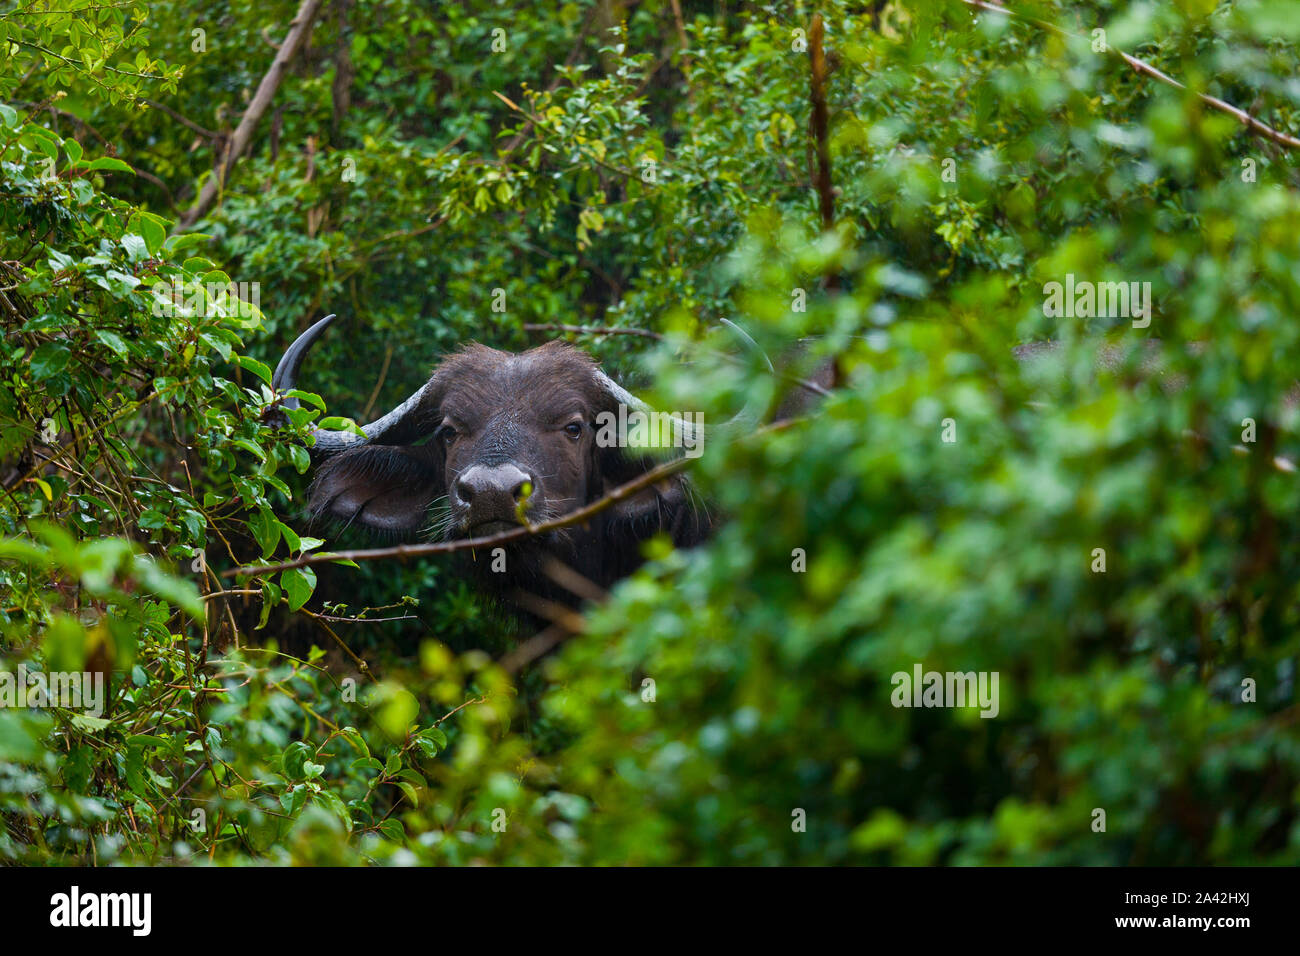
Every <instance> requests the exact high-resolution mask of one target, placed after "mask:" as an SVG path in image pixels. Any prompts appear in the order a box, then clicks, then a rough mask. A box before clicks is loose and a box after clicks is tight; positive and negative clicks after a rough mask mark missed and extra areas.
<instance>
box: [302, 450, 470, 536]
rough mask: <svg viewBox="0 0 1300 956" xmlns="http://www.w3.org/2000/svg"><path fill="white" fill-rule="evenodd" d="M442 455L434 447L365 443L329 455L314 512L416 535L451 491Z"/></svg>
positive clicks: (312, 497)
mask: <svg viewBox="0 0 1300 956" xmlns="http://www.w3.org/2000/svg"><path fill="white" fill-rule="evenodd" d="M444 486H445V482H444V481H443V467H442V456H441V455H440V454H439V453H438V451H437V450H436V449H435V448H433V447H429V446H419V447H412V446H401V447H399V446H389V445H365V446H362V447H360V448H352V449H348V450H347V451H344V452H340V453H339V454H337V455H334V456H333V457H331V458H329V459H327V460H326V461H325V462H324V463H323V464H322V465H321V466H320V469H319V470H318V471H317V473H316V480H315V481H313V482H312V485H311V490H310V492H309V501H310V505H311V510H312V513H313V514H315V515H317V516H318V517H327V518H333V519H335V520H337V521H342V522H344V523H346V524H348V525H352V524H358V525H362V526H363V527H366V528H372V529H374V530H376V531H386V532H390V533H396V534H412V533H415V532H417V531H419V530H420V529H422V528H424V527H426V526H427V525H428V523H429V506H430V505H431V504H433V502H434V501H435V500H436V499H437V498H440V497H442V495H443V494H445V487H444Z"/></svg>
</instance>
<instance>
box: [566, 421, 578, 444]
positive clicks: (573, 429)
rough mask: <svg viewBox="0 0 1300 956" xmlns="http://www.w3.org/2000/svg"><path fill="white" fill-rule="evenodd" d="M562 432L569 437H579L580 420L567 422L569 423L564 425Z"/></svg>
mask: <svg viewBox="0 0 1300 956" xmlns="http://www.w3.org/2000/svg"><path fill="white" fill-rule="evenodd" d="M564 434H566V435H568V436H569V437H570V438H572V439H575V440H576V439H579V438H581V437H582V423H581V422H569V424H567V425H565V426H564Z"/></svg>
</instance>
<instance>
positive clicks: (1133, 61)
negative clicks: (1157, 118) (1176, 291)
mask: <svg viewBox="0 0 1300 956" xmlns="http://www.w3.org/2000/svg"><path fill="white" fill-rule="evenodd" d="M961 2H962V3H964V4H966V6H968V7H974V8H975V9H976V10H985V11H988V12H989V13H1000V14H1002V15H1004V16H1008V17H1015V18H1016V19H1019V20H1025V21H1027V22H1029V23H1033V24H1036V25H1037V26H1039V27H1042V28H1043V29H1044V30H1050V31H1051V32H1053V33H1055V34H1057V35H1058V36H1063V37H1071V38H1073V39H1076V40H1078V39H1083V37H1080V36H1079V34H1077V33H1071V32H1070V31H1069V30H1065V29H1062V28H1061V27H1058V26H1057V25H1056V24H1055V23H1049V22H1047V21H1046V20H1040V19H1039V18H1037V17H1033V16H1029V15H1028V14H1025V13H1020V12H1018V11H1016V10H1009V9H1008V8H1006V7H1003V6H999V5H998V4H996V3H987V2H985V0H961ZM1106 51H1107V52H1108V53H1114V54H1115V55H1116V56H1118V57H1119V58H1120V59H1121V60H1123V61H1124V62H1125V63H1127V64H1128V65H1129V66H1130V67H1132V68H1133V69H1134V70H1136V71H1137V72H1138V73H1142V74H1144V75H1146V76H1149V77H1151V78H1152V79H1155V80H1159V81H1160V82H1161V83H1165V84H1167V85H1168V86H1172V87H1173V88H1174V89H1176V90H1185V89H1187V87H1186V86H1184V85H1183V84H1182V83H1180V82H1178V81H1177V80H1175V79H1174V78H1173V77H1172V76H1170V75H1169V74H1167V73H1163V72H1161V71H1160V70H1158V69H1156V68H1155V67H1154V66H1152V65H1151V64H1150V63H1147V62H1145V61H1143V60H1139V59H1138V58H1137V57H1135V56H1130V55H1129V54H1127V53H1125V52H1124V51H1123V50H1118V49H1116V48H1115V47H1112V46H1109V45H1107V47H1106ZM1196 97H1197V98H1198V99H1199V100H1200V101H1201V102H1202V103H1204V104H1206V105H1207V106H1210V107H1213V108H1214V109H1216V110H1219V111H1220V112H1223V113H1227V114H1228V115H1229V116H1232V117H1234V118H1235V119H1236V120H1237V121H1238V122H1240V123H1241V124H1242V125H1243V126H1245V127H1246V128H1247V129H1249V130H1250V131H1251V132H1252V133H1255V134H1257V135H1259V136H1263V137H1264V138H1265V139H1269V140H1272V141H1273V142H1274V143H1277V144H1278V145H1279V146H1285V147H1287V148H1288V149H1296V148H1297V147H1300V139H1296V137H1294V136H1290V135H1288V134H1286V133H1282V132H1279V131H1278V130H1275V129H1274V128H1273V127H1271V126H1269V125H1267V124H1265V123H1262V122H1260V121H1259V120H1257V119H1255V117H1253V116H1251V115H1250V114H1249V113H1247V112H1246V111H1245V110H1243V109H1238V108H1237V107H1235V106H1233V105H1232V104H1231V103H1227V102H1225V101H1223V100H1221V99H1219V98H1218V97H1217V96H1207V95H1206V94H1204V93H1197V94H1196Z"/></svg>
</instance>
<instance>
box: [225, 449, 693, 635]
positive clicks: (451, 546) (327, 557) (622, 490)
mask: <svg viewBox="0 0 1300 956" xmlns="http://www.w3.org/2000/svg"><path fill="white" fill-rule="evenodd" d="M692 461H694V459H692V458H674V459H673V460H672V461H666V462H664V463H663V464H661V465H656V466H655V467H654V468H651V469H650V470H649V471H647V472H646V473H645V474H643V475H641V476H639V477H637V478H634V479H633V480H632V481H629V482H626V483H625V484H622V485H619V486H618V487H617V488H615V489H614V490H612V491H610V492H609V493H608V494H606V495H604V496H603V497H601V498H598V499H597V500H595V501H593V502H592V503H591V504H589V505H586V506H585V507H582V508H579V509H578V510H577V511H571V512H569V513H568V514H566V515H561V516H560V517H558V518H552V519H551V520H549V521H542V522H539V523H538V524H527V525H520V526H519V527H518V528H512V529H510V530H509V531H502V532H500V533H499V534H493V535H488V536H487V537H486V538H464V539H461V540H458V541H438V542H434V543H431V544H399V545H395V546H393V547H389V548H362V549H358V550H354V551H334V552H326V553H322V554H309V555H303V556H302V557H300V558H297V559H295V560H293V561H282V562H280V563H279V564H270V565H264V566H258V567H243V568H232V569H230V570H229V571H223V572H222V576H223V577H232V576H235V575H250V576H260V575H266V574H275V573H276V572H277V571H287V570H289V569H290V568H305V567H310V566H311V565H314V564H330V563H333V562H336V561H382V560H384V559H385V558H400V559H403V560H404V559H406V558H414V557H422V556H424V555H427V554H452V553H454V552H456V551H472V550H474V549H477V548H494V547H496V546H498V545H502V544H510V543H511V542H513V541H522V540H523V539H524V538H530V537H533V536H534V535H539V534H544V533H546V532H548V531H557V530H559V529H560V528H568V527H572V526H573V525H575V524H581V523H583V522H584V521H586V520H587V519H588V518H592V517H594V516H595V515H598V514H600V513H601V512H602V511H604V510H606V509H607V508H610V507H612V506H613V505H616V504H618V503H619V502H620V501H623V500H624V499H626V498H629V497H631V496H632V495H634V494H636V493H637V492H638V491H641V490H642V489H644V488H648V487H650V486H651V485H653V484H654V483H655V482H657V481H662V480H663V479H665V478H667V477H669V476H670V475H674V474H676V473H677V472H679V471H681V470H682V469H684V468H685V467H686V466H687V465H689V464H690V463H691V462H692ZM304 610H305V609H304ZM312 616H313V617H317V616H318V615H315V614H313V615H312Z"/></svg>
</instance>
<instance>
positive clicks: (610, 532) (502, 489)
mask: <svg viewBox="0 0 1300 956" xmlns="http://www.w3.org/2000/svg"><path fill="white" fill-rule="evenodd" d="M333 319H334V316H332V315H331V316H328V317H326V318H324V319H322V320H321V321H319V322H317V323H316V324H315V325H313V326H312V327H311V328H310V329H308V330H307V331H306V332H304V333H303V334H302V335H301V336H300V337H299V338H298V340H297V341H295V342H294V343H293V345H292V346H290V348H289V350H288V351H287V352H286V353H285V355H284V358H282V359H281V360H280V363H279V365H278V366H277V368H276V371H275V376H274V378H273V384H274V387H275V388H277V389H279V390H282V391H286V390H289V389H292V388H295V387H296V382H297V378H298V372H299V369H300V367H301V365H302V360H303V357H304V355H305V354H306V352H307V350H308V349H309V348H310V347H311V345H312V344H313V343H314V342H315V341H316V339H317V338H319V337H320V335H321V333H322V332H324V331H325V329H326V328H327V327H328V326H329V324H330V322H331V321H333ZM285 404H286V405H287V406H289V407H296V405H297V402H296V400H294V399H292V398H288V399H286V400H285ZM620 406H622V409H623V410H624V414H626V410H627V409H629V408H631V409H635V410H644V409H645V406H644V404H643V403H641V402H640V401H639V400H638V399H636V398H635V397H634V396H632V395H631V394H630V393H628V392H627V391H626V390H625V389H623V388H622V387H621V386H619V385H618V384H617V383H616V382H614V381H613V380H612V379H610V378H609V376H607V375H606V374H605V373H604V372H602V371H601V370H600V369H599V368H598V367H597V366H596V364H595V362H593V361H592V359H591V358H590V357H589V356H588V355H586V354H585V353H584V352H582V351H580V350H578V349H576V348H573V347H572V346H569V345H566V344H564V343H560V342H550V343H548V344H546V345H543V346H540V347H539V348H535V349H530V350H529V351H527V352H522V353H518V354H515V353H510V352H503V351H499V350H497V349H492V348H487V347H486V346H482V345H469V346H466V347H464V348H462V349H460V350H459V351H458V352H455V353H453V354H451V355H449V356H447V357H446V358H444V359H443V360H442V362H441V363H440V364H439V365H438V366H437V368H435V369H434V371H433V374H432V376H431V377H430V379H429V381H428V382H426V383H425V384H424V385H423V386H421V387H420V388H419V389H418V390H417V391H416V392H415V393H414V394H413V395H411V396H410V397H409V398H408V399H407V400H406V401H404V402H403V403H402V404H401V405H399V406H398V407H397V408H395V409H393V410H392V411H391V412H389V413H388V414H387V415H384V416H383V417H382V418H380V419H378V420H377V421H375V422H372V423H370V424H368V425H365V426H363V427H362V431H364V433H365V437H364V438H363V437H362V436H360V435H356V434H354V433H351V432H337V431H327V430H320V429H318V430H317V431H316V432H315V438H316V440H315V444H314V446H313V448H312V459H313V468H314V470H315V475H314V477H313V482H312V485H311V490H310V495H309V498H310V506H311V510H312V512H313V513H314V514H315V515H317V516H319V517H323V518H329V519H334V520H336V521H337V522H340V523H342V524H345V525H351V526H361V527H365V528H369V529H372V530H375V531H378V532H383V533H387V534H389V535H394V536H401V537H414V536H418V535H421V534H424V535H432V536H440V537H444V538H465V537H482V536H484V535H488V534H493V533H495V532H498V531H502V530H506V529H508V528H511V527H514V526H517V525H518V524H520V523H521V518H523V519H526V520H527V521H528V522H530V523H537V522H540V521H544V520H547V519H550V518H555V517H558V516H562V515H564V514H565V513H567V512H570V511H573V510H576V509H578V508H581V507H582V506H584V505H586V504H589V503H591V502H592V501H595V500H596V499H598V498H600V497H601V496H602V495H603V494H605V492H607V491H608V490H609V489H611V488H613V487H616V486H618V485H620V484H623V483H625V482H627V481H630V480H632V479H633V478H635V477H637V476H638V475H640V474H644V472H645V471H646V470H647V469H648V468H650V467H652V466H653V465H654V464H655V462H654V461H653V460H652V459H650V458H649V457H647V456H646V455H644V454H637V453H635V452H632V451H629V449H628V448H626V447H619V446H618V445H617V444H611V443H609V442H608V441H598V440H597V438H598V433H599V426H598V422H599V421H608V420H609V416H611V415H612V416H617V415H618V414H619V412H620ZM677 424H678V425H680V426H682V427H685V428H689V427H690V426H689V425H685V424H684V423H682V422H677ZM691 495H692V493H691V490H690V487H689V484H688V483H687V481H686V479H685V478H682V477H680V476H674V477H671V478H668V479H666V480H665V481H663V482H661V483H659V484H658V485H653V486H650V487H648V488H646V489H645V490H644V491H642V492H640V493H639V494H637V495H635V496H633V497H631V498H629V499H627V500H626V501H623V502H620V503H619V504H617V505H615V506H614V507H612V508H609V509H607V510H606V511H604V512H602V513H600V514H599V515H596V516H593V517H592V519H591V520H590V521H589V522H588V523H587V524H586V525H584V526H575V527H571V528H565V529H562V530H557V531H553V532H550V533H549V534H546V535H539V536H537V537H534V538H528V539H526V540H524V541H523V542H520V543H518V544H516V545H514V546H512V547H509V548H508V552H509V553H508V556H507V557H508V559H507V561H506V571H505V573H485V577H486V580H487V581H488V583H490V584H492V585H495V586H496V587H497V589H499V590H500V589H518V588H521V587H522V588H526V589H528V590H530V592H532V593H537V592H544V593H546V594H550V595H552V596H558V597H560V598H561V599H564V597H565V595H556V593H555V588H554V587H552V586H551V584H550V583H549V582H548V581H547V580H544V577H545V575H543V574H542V571H543V570H544V568H545V567H546V566H547V565H548V564H550V563H552V561H551V559H559V560H560V561H561V562H563V563H564V564H567V565H568V566H569V567H571V568H572V569H574V570H576V571H578V572H579V573H580V574H581V575H583V576H584V577H586V578H588V579H590V580H591V581H593V582H595V583H597V584H599V585H602V586H603V585H607V584H610V583H612V582H613V581H614V580H615V579H617V578H618V577H620V576H622V575H624V574H627V573H629V572H630V571H631V570H633V569H634V568H635V567H636V565H637V564H639V563H640V560H641V558H640V550H641V549H640V544H641V542H642V541H643V540H644V539H646V538H648V537H650V536H652V535H654V534H656V533H659V532H666V533H668V534H669V535H670V536H671V537H672V539H673V541H674V542H675V543H676V544H679V545H687V544H692V543H695V542H697V541H698V540H700V539H701V538H702V537H703V536H704V534H705V533H706V532H707V530H708V528H707V519H706V518H705V515H704V512H703V509H701V508H699V507H697V505H696V503H695V502H693V501H692V500H691ZM475 566H476V568H478V569H479V570H480V571H483V572H487V568H488V567H490V562H488V561H484V560H478V561H476V562H475ZM493 570H494V571H499V569H493Z"/></svg>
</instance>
